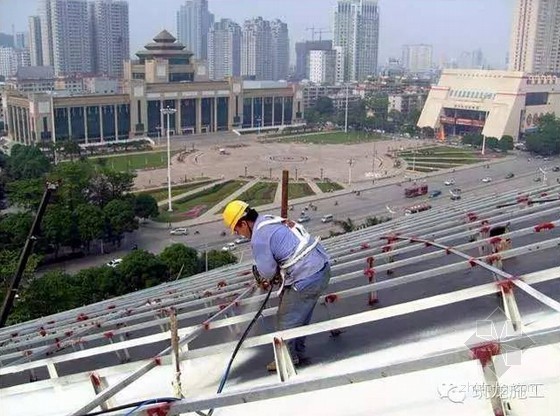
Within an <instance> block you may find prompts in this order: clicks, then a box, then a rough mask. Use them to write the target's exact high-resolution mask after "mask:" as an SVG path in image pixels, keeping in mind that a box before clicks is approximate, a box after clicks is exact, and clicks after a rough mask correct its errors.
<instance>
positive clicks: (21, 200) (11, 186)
mask: <svg viewBox="0 0 560 416" xmlns="http://www.w3.org/2000/svg"><path fill="white" fill-rule="evenodd" d="M44 191H45V181H44V180H43V179H41V178H37V179H21V180H18V181H15V182H10V183H8V199H9V200H10V202H11V203H12V204H14V205H18V206H19V207H22V208H26V209H37V208H38V207H39V203H40V202H41V199H42V198H43V193H44Z"/></svg>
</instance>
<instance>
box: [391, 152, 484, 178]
mask: <svg viewBox="0 0 560 416" xmlns="http://www.w3.org/2000/svg"><path fill="white" fill-rule="evenodd" d="M398 155H399V157H400V158H402V159H404V160H406V162H407V163H408V170H409V171H411V170H412V165H413V164H415V170H416V171H418V172H433V171H437V170H439V169H449V168H453V167H457V166H462V165H469V164H472V163H477V162H481V161H482V159H481V158H479V155H478V154H477V153H476V152H474V151H472V150H465V149H457V148H455V147H448V146H441V147H439V146H438V147H426V148H420V149H418V151H417V152H416V157H414V153H413V152H412V151H411V150H406V151H403V152H399V154H398Z"/></svg>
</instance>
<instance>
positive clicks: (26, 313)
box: [8, 244, 237, 324]
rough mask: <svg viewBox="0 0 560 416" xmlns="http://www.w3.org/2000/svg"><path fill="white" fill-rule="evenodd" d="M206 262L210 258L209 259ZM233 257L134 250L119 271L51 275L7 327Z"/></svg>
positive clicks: (32, 288)
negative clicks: (156, 253) (157, 253)
mask: <svg viewBox="0 0 560 416" xmlns="http://www.w3.org/2000/svg"><path fill="white" fill-rule="evenodd" d="M206 257H207V258H206ZM236 261H237V258H236V257H235V255H233V254H231V253H230V252H222V251H217V250H212V251H209V252H208V253H201V254H200V255H199V253H198V252H197V251H196V250H195V249H193V248H190V247H187V246H185V245H183V244H173V245H171V246H169V247H167V248H165V250H163V251H162V252H161V253H160V254H159V255H155V254H153V253H150V252H147V251H144V250H135V251H132V252H131V253H129V254H128V255H126V256H124V257H123V260H122V263H120V264H119V265H118V266H116V267H109V266H107V265H104V266H101V267H92V268H88V269H83V270H81V271H80V272H78V273H76V274H74V275H71V274H67V273H64V272H62V271H51V272H48V273H46V274H45V275H44V276H41V277H40V278H34V279H31V280H30V281H29V283H28V284H27V285H26V286H25V288H24V290H23V291H22V292H21V296H20V298H19V299H18V301H17V302H16V304H15V308H14V311H13V313H12V314H11V315H10V318H9V321H8V323H9V324H15V323H18V322H24V321H28V320H30V319H35V318H39V317H41V316H47V315H52V314H55V313H58V312H63V311H66V310H69V309H73V308H77V307H80V306H83V305H88V304H91V303H96V302H100V301H103V300H106V299H111V298H114V297H116V296H122V295H125V294H127V293H131V292H134V291H137V290H142V289H147V288H149V287H153V286H157V285H159V284H161V283H164V282H168V281H171V280H175V279H178V278H186V277H189V276H192V275H194V274H197V273H201V272H203V271H205V270H206V263H207V264H208V270H212V269H214V268H217V267H222V266H225V265H227V264H231V263H235V262H236Z"/></svg>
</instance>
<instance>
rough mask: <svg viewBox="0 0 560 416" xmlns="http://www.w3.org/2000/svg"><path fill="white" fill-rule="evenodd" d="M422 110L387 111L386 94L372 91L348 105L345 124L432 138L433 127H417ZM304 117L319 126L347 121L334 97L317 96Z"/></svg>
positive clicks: (340, 123) (366, 129)
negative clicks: (407, 111) (335, 105)
mask: <svg viewBox="0 0 560 416" xmlns="http://www.w3.org/2000/svg"><path fill="white" fill-rule="evenodd" d="M420 114H421V111H420V110H417V109H415V110H413V111H411V112H409V113H407V114H403V113H401V112H400V111H397V110H391V111H389V96H388V95H387V94H383V93H375V94H370V95H368V96H366V98H364V99H359V100H358V101H355V102H352V103H350V104H349V105H348V126H349V127H350V128H351V129H354V130H358V131H362V130H365V131H368V130H370V131H373V130H383V131H385V132H386V133H408V134H410V135H411V136H416V135H422V136H426V137H433V135H434V132H433V129H419V128H418V127H417V123H418V119H419V118H420ZM305 118H306V120H307V122H308V123H309V124H310V125H322V124H325V123H327V122H330V123H333V124H336V125H338V126H343V125H344V124H345V121H346V109H345V108H344V109H340V110H338V111H337V110H336V109H335V107H334V103H333V100H332V99H331V98H329V97H320V98H319V99H318V100H317V103H316V104H315V105H314V106H313V107H312V108H310V109H308V110H306V113H305Z"/></svg>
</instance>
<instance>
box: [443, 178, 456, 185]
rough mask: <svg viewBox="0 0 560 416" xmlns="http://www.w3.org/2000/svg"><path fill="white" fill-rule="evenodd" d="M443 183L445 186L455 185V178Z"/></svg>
mask: <svg viewBox="0 0 560 416" xmlns="http://www.w3.org/2000/svg"><path fill="white" fill-rule="evenodd" d="M443 184H444V185H445V186H453V185H455V179H448V180H446V181H445V182H444V183H443Z"/></svg>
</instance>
